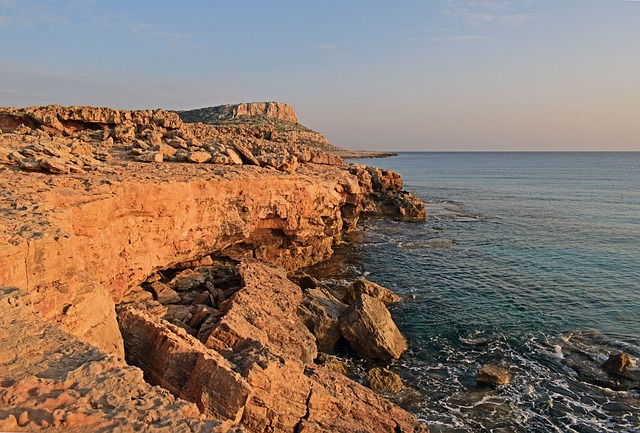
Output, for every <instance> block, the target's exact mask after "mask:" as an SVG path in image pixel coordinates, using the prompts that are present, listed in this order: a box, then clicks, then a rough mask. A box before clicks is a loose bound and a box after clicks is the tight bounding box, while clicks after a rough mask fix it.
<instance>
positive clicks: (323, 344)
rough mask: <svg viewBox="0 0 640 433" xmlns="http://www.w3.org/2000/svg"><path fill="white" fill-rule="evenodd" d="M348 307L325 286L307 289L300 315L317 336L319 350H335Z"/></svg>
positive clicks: (299, 309)
mask: <svg viewBox="0 0 640 433" xmlns="http://www.w3.org/2000/svg"><path fill="white" fill-rule="evenodd" d="M347 307H348V306H347V305H345V304H343V303H342V302H340V301H339V300H338V299H337V298H336V297H335V296H333V294H332V293H331V292H329V291H328V290H327V289H325V288H321V287H318V288H311V289H307V290H305V294H304V298H303V300H302V303H301V304H300V307H299V308H298V316H299V317H300V319H301V320H302V323H304V324H305V326H306V327H307V328H308V329H309V331H311V333H312V334H313V336H314V337H315V339H316V344H317V347H318V350H320V351H323V352H333V349H334V346H335V345H336V343H337V342H338V340H339V339H340V327H339V326H338V323H339V320H340V318H341V317H342V316H343V315H344V313H345V312H346V311H347Z"/></svg>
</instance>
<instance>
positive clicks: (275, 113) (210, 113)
mask: <svg viewBox="0 0 640 433" xmlns="http://www.w3.org/2000/svg"><path fill="white" fill-rule="evenodd" d="M178 114H179V115H180V117H181V118H182V119H184V120H185V121H187V122H205V121H212V120H215V121H220V120H231V119H238V118H241V117H251V116H264V117H270V118H273V119H279V120H286V121H289V122H295V123H298V117H297V116H296V112H295V110H294V109H293V107H292V106H291V105H288V104H283V103H280V102H249V103H243V104H227V105H218V106H216V107H208V108H198V109H195V110H185V111H180V112H178Z"/></svg>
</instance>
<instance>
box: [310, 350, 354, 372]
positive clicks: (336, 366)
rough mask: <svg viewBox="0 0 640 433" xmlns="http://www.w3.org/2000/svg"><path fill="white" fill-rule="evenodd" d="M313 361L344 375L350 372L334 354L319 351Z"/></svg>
mask: <svg viewBox="0 0 640 433" xmlns="http://www.w3.org/2000/svg"><path fill="white" fill-rule="evenodd" d="M315 363H316V364H318V365H321V366H323V367H324V368H326V369H327V370H329V371H333V372H334V373H339V374H343V375H345V376H349V374H351V371H350V370H349V367H347V365H346V364H345V363H344V362H342V361H340V360H339V359H338V358H336V357H335V356H331V355H328V354H326V353H319V354H318V357H317V358H316V360H315Z"/></svg>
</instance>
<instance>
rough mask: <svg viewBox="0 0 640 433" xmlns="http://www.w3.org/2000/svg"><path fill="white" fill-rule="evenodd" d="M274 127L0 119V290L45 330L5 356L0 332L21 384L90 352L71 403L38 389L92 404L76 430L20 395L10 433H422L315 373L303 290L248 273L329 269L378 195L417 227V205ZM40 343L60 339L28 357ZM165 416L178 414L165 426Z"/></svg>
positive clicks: (398, 414)
mask: <svg viewBox="0 0 640 433" xmlns="http://www.w3.org/2000/svg"><path fill="white" fill-rule="evenodd" d="M265 107H267V106H266V105H265ZM265 109H266V110H267V111H269V109H268V108H265ZM249 111H251V110H249ZM276 111H277V110H276ZM281 113H283V114H282V116H284V117H285V118H286V117H287V116H289V119H290V114H286V110H282V111H281ZM275 116H276V117H278V116H280V114H277V113H276V114H275ZM278 121H282V122H286V121H289V120H282V119H279V120H278ZM278 125H280V124H274V125H261V124H258V125H254V124H242V123H237V124H232V125H207V124H202V123H198V124H189V123H185V122H183V121H182V120H181V119H180V117H179V116H178V115H177V114H176V113H173V112H169V111H165V110H138V111H127V110H113V109H109V108H96V107H61V106H47V107H29V108H0V129H1V130H2V134H1V135H0V197H2V203H3V206H2V207H1V208H0V287H15V288H19V289H20V290H21V293H23V295H21V303H22V304H23V305H28V306H29V308H30V311H31V310H32V311H33V315H35V316H32V315H28V318H27V319H26V320H28V322H29V323H31V321H37V322H38V323H39V325H38V326H39V327H40V328H37V329H45V331H43V332H40V331H38V332H39V333H36V334H35V336H34V337H33V338H32V339H31V340H25V341H26V343H20V341H18V343H20V344H18V346H20V351H17V350H18V349H15V350H14V349H13V347H14V346H12V345H11V344H12V343H11V342H10V341H11V338H15V333H17V332H18V331H17V329H18V328H17V327H13V328H6V329H7V331H5V330H4V329H5V328H3V332H4V334H2V338H3V340H2V346H1V347H2V349H5V348H9V350H7V351H4V350H3V351H2V352H3V353H5V355H3V356H4V357H5V359H6V360H7V362H9V363H10V364H11V365H12V366H15V368H16V369H15V374H14V373H11V374H13V375H14V376H15V377H18V376H19V375H20V374H21V373H20V371H22V370H24V369H25V368H26V370H24V371H27V370H28V369H29V368H31V367H28V366H26V367H21V366H20V365H21V364H19V363H18V364H16V363H14V360H15V359H16V357H17V355H16V356H13V354H16V353H23V352H21V351H23V348H24V347H25V346H33V347H34V348H39V347H40V346H42V347H45V348H48V349H46V350H45V352H44V353H46V354H47V356H48V357H51V358H52V359H59V356H58V355H55V353H60V354H65V353H72V352H73V350H75V349H69V350H70V351H69V352H65V351H66V350H67V349H65V348H64V347H65V344H66V343H65V342H68V341H71V340H73V347H82V348H90V349H91V356H90V357H89V358H87V360H86V361H85V360H83V361H82V363H81V364H83V365H84V364H85V363H89V364H91V363H93V364H91V365H93V367H91V366H90V367H87V368H88V372H87V373H86V375H85V376H83V379H82V382H79V383H81V384H82V387H83V388H82V390H78V389H76V388H74V386H75V385H74V383H75V382H73V383H72V382H70V381H68V380H67V379H65V378H64V377H62V376H56V377H55V378H53V379H54V380H57V381H58V382H55V383H54V382H51V383H49V382H47V383H46V384H45V385H46V386H47V387H48V386H54V387H57V388H55V389H56V390H57V391H56V392H58V391H60V392H61V393H62V394H63V393H64V392H67V390H72V391H71V394H72V397H73V398H75V399H80V397H78V395H80V396H83V395H84V394H83V393H84V392H89V391H87V390H91V389H96V390H100V391H96V392H101V393H102V394H100V396H98V397H99V398H98V397H96V398H98V402H97V403H95V402H94V403H95V405H97V406H96V407H93V406H92V404H93V403H91V404H89V406H86V405H85V403H84V400H82V401H81V404H80V403H78V404H80V406H78V408H79V409H78V410H77V411H76V412H77V414H78V415H77V416H76V415H70V416H65V415H64V414H63V413H62V412H59V413H58V415H56V413H53V412H52V413H51V414H50V415H51V416H50V415H48V412H47V413H45V412H40V409H37V406H38V405H40V404H44V403H43V401H40V400H39V398H40V397H39V395H29V396H26V395H23V394H21V395H22V396H21V397H19V398H18V397H16V398H17V400H16V399H14V400H11V401H13V402H19V403H16V405H15V408H13V406H12V409H11V411H10V412H2V415H3V416H5V415H6V417H5V418H3V419H4V420H5V421H6V422H8V424H5V425H6V426H9V427H7V428H8V429H13V428H16V429H23V428H24V429H27V430H29V429H33V428H44V427H45V426H44V424H42V423H43V422H46V423H54V422H59V423H67V424H66V425H67V426H69V427H72V425H73V424H74V423H75V422H78V423H80V422H81V424H78V425H79V426H80V425H82V426H84V427H78V430H77V431H97V430H98V429H104V428H106V429H107V430H108V429H111V427H113V426H121V425H123V424H125V420H127V419H128V420H130V421H131V422H132V423H133V424H132V426H133V427H132V428H141V429H145V428H147V427H148V428H151V427H149V426H152V427H153V428H160V427H162V428H165V429H166V430H167V431H182V429H186V428H188V429H190V431H200V430H199V429H200V427H199V426H205V427H202V428H204V429H209V430H207V431H211V429H214V428H215V429H218V430H214V431H226V430H225V429H231V428H234V427H233V425H234V423H240V424H241V425H242V426H243V427H242V428H244V429H246V430H247V431H251V432H253V431H255V432H258V431H277V432H285V431H286V432H289V431H291V432H293V431H344V432H347V431H355V430H354V429H356V428H360V427H358V426H364V428H365V429H368V431H372V432H377V431H380V432H382V431H413V430H414V429H418V430H420V429H423V427H422V426H421V425H419V424H418V423H417V422H416V420H415V419H414V418H413V417H412V416H411V415H409V414H408V413H406V412H404V411H403V410H401V409H399V408H397V407H396V406H393V405H392V404H391V403H389V402H387V401H386V400H384V399H382V398H380V397H378V396H376V395H375V394H374V393H372V392H371V391H370V390H368V389H366V388H364V387H362V386H360V385H358V384H356V383H354V382H352V381H350V380H349V379H347V378H346V377H344V376H343V375H340V374H336V373H330V372H328V371H326V369H324V368H322V367H320V366H315V365H313V364H312V361H313V359H314V358H315V356H316V350H317V349H316V347H317V346H316V343H315V340H316V339H315V337H314V336H313V335H312V334H311V333H310V332H309V330H308V329H307V328H306V327H305V326H304V324H303V323H302V321H301V320H300V319H299V317H298V315H297V311H298V309H299V306H300V303H301V301H302V299H303V294H302V290H301V289H300V288H299V287H298V286H296V285H295V284H293V283H292V282H290V281H289V280H288V279H287V278H286V274H285V273H284V271H283V270H280V271H274V270H273V269H272V268H271V267H269V266H266V265H264V264H261V263H258V261H261V262H266V263H269V264H271V265H276V266H279V267H281V268H283V269H284V270H286V271H294V270H296V269H299V268H301V267H304V266H308V265H310V264H313V263H316V262H318V261H320V260H323V259H325V258H327V257H328V256H329V255H331V254H332V252H333V247H334V245H335V244H336V243H339V242H341V241H342V236H343V235H344V234H345V233H346V232H347V231H349V230H352V229H354V228H355V227H356V224H357V222H358V220H359V218H360V217H361V216H362V215H365V214H375V212H376V209H378V207H377V206H378V203H381V201H380V200H383V199H384V200H386V201H385V203H387V205H385V206H388V203H389V200H387V199H386V198H384V197H387V198H388V197H398V199H397V201H396V202H394V203H395V204H393V206H397V208H396V209H395V210H394V211H393V212H395V213H396V214H397V215H402V214H403V212H405V214H406V215H409V217H407V218H406V219H412V218H413V217H415V216H416V215H417V214H418V213H419V212H417V211H415V206H414V208H412V209H413V210H410V211H408V213H407V211H403V210H402V209H403V208H404V207H406V206H407V203H409V204H411V203H413V202H412V201H411V200H407V199H406V197H405V195H404V193H403V192H402V191H401V187H402V183H401V179H400V178H399V176H398V175H397V174H395V173H393V172H389V171H381V170H379V169H368V168H362V167H359V168H357V169H354V168H353V167H352V166H351V165H349V164H345V163H344V162H343V161H342V159H340V158H339V157H337V156H335V155H334V154H332V153H330V152H329V150H330V148H329V147H328V146H324V147H323V146H318V145H312V146H310V145H308V144H306V140H307V139H308V138H309V136H305V134H312V132H308V131H306V130H304V129H302V128H297V129H294V130H290V131H285V132H281V131H278V127H279V126H278ZM287 134H288V135H287ZM296 134H297V135H296ZM291 137H295V138H291ZM305 137H306V138H305ZM316 144H317V142H316ZM232 155H233V157H232ZM234 158H235V161H234ZM385 209H386V208H385ZM423 209H424V208H423ZM378 210H379V209H378ZM418 211H419V209H418ZM385 212H387V211H386V210H385ZM387 213H389V212H387ZM215 257H225V258H227V259H225V260H230V259H236V260H239V261H242V264H241V265H239V266H237V262H233V261H231V262H225V263H226V264H225V263H221V262H217V261H216V259H214V258H215ZM385 311H386V310H385ZM116 312H117V313H116ZM29 314H31V313H29ZM387 314H388V312H387ZM36 316H37V319H35V318H33V317H36ZM3 317H4V315H3ZM6 317H9V316H8V315H7V316H6ZM11 317H13V316H11ZM25 317H27V316H25ZM11 320H13V319H11ZM15 323H17V324H18V325H19V326H26V324H24V323H22V322H19V321H16V322H15ZM18 325H16V326H18ZM34 329H35V328H34ZM51 332H53V333H54V334H56V333H57V334H56V335H63V336H66V337H59V338H58V337H56V338H54V339H51V342H50V343H51V344H50V345H49V346H46V345H45V346H43V345H42V344H40V343H39V341H40V340H44V339H46V337H45V335H49V333H51ZM51 335H53V334H51ZM5 337H7V338H8V339H7V338H5ZM123 337H124V338H123ZM75 338H77V339H78V340H75ZM70 339H71V340H70ZM88 345H91V346H88ZM16 347H17V346H16ZM57 349H59V352H56V350H57ZM78 350H80V349H78ZM82 350H85V349H82ZM86 350H89V349H86ZM24 353H31V352H24ZM20 356H21V357H22V356H23V355H20ZM25 356H29V355H25ZM83 356H84V355H83ZM38 359H42V358H38V357H34V360H36V361H37V360H38ZM123 359H126V360H127V361H129V362H130V363H132V364H134V365H138V366H139V367H140V368H142V370H143V371H144V378H145V379H146V380H147V381H148V382H150V383H152V384H154V385H159V386H161V387H162V388H157V387H150V386H149V385H148V384H146V383H144V382H142V379H141V377H140V374H139V370H136V369H134V368H133V367H128V366H126V365H125V364H124V363H123V361H122V360H123ZM94 361H95V362H98V364H96V363H95V362H94ZM42 365H43V368H46V369H49V367H47V365H48V364H47V363H46V362H45V361H42ZM95 365H98V367H95ZM114 366H115V367H114ZM52 368H53V367H52ZM56 368H57V367H56ZM65 368H66V367H65ZM75 368H76V367H73V369H75ZM21 369H22V370H21ZM65 371H66V370H65ZM74 371H75V370H74ZM120 372H122V373H120ZM7 374H8V373H7ZM38 374H40V373H37V374H36V376H37V380H40V379H41V378H42V377H44V376H42V377H41V376H38ZM65 374H66V373H65ZM69 374H71V373H69ZM74 374H75V373H74ZM16 375H17V376H16ZM92 375H93V376H94V377H93V378H92V377H91V376H92ZM14 376H11V375H8V376H6V377H8V378H9V379H7V381H5V380H4V378H5V375H4V374H3V376H2V377H3V382H2V384H3V389H4V388H7V389H9V390H10V391H11V392H14V391H12V389H13V388H12V387H14V385H15V386H16V387H18V388H19V387H21V386H22V385H21V384H20V382H19V381H20V380H21V379H20V378H18V379H15V380H14V379H12V377H14ZM74 377H75V376H74ZM118 378H120V379H118ZM45 379H47V380H48V379H49V378H45ZM92 379H93V380H100V381H102V382H100V383H104V384H105V386H106V388H100V386H98V385H96V384H92V383H91V380H92ZM29 380H33V379H29ZM114 381H116V382H117V381H120V382H123V383H126V384H127V385H129V386H130V387H129V388H126V389H125V388H122V389H120V388H118V390H116V391H113V392H114V395H116V397H113V398H116V399H117V398H119V397H117V396H118V395H123V396H125V397H123V398H122V402H121V403H122V404H121V405H122V409H121V411H120V412H118V411H115V410H114V411H113V412H109V414H111V413H113V417H114V418H113V419H111V418H110V415H104V414H103V413H101V412H100V411H101V410H102V409H103V408H108V409H109V410H111V409H112V406H114V405H112V404H111V403H109V402H108V401H107V400H108V398H111V397H104V396H107V395H109V393H110V392H111V391H110V389H111V388H110V387H112V386H114V387H115V386H116V384H115V383H114ZM120 382H118V383H120ZM25 383H26V382H25ZM29 383H30V382H29ZM4 385H6V386H4ZM107 385H108V386H107ZM25 386H26V385H25ZM38 386H40V384H38ZM43 386H44V385H43ZM118 386H119V385H118ZM122 386H124V385H122ZM45 388H46V387H45ZM45 388H42V389H43V390H44V391H43V393H44V394H47V393H49V392H50V390H51V389H53V388H46V389H45ZM21 389H22V388H21ZM73 390H76V391H77V392H79V393H80V394H76V391H73ZM3 392H4V391H3ZM15 392H18V391H15ZM20 392H22V391H20ZM169 392H170V393H171V394H169ZM118 393H120V394H118ZM145 393H146V394H145ZM154 393H155V394H154ZM44 394H43V395H44ZM62 394H61V395H62ZM147 394H148V395H149V396H153V395H158V397H157V398H156V397H149V398H150V401H149V402H146V403H145V402H142V403H140V405H141V406H140V407H141V408H142V409H141V410H144V411H146V414H147V415H148V417H147V418H144V417H142V418H141V415H140V413H139V412H136V411H137V409H136V407H135V405H136V401H137V400H136V399H135V397H133V398H132V396H137V395H141V396H143V397H142V398H143V400H144V395H147ZM47 395H48V394H47ZM65 395H66V394H65ZM176 397H177V398H184V399H186V400H188V401H191V402H192V403H195V405H196V406H193V404H187V403H185V402H181V400H176V399H175V398H176ZM64 398H65V399H66V398H67V397H64ZM83 398H84V397H83ZM103 399H107V400H105V401H107V403H108V404H109V405H110V406H107V405H106V404H105V403H104V402H102V400H103ZM80 400H81V399H80ZM80 400H79V401H80ZM91 401H93V400H91ZM132 402H133V403H132ZM174 402H177V403H174ZM10 404H13V403H10ZM74 404H75V403H74ZM118 404H120V403H118ZM176 404H177V406H175V405H176ZM82 405H85V406H82ZM99 405H102V406H101V407H99ZM154 405H156V406H154ZM172 405H173V406H172ZM116 406H117V405H115V406H114V407H116ZM51 407H53V406H51ZM56 407H57V406H56ZM74 407H75V406H74ZM89 407H90V408H91V410H90V409H89ZM196 407H197V409H195V408H196ZM175 408H177V410H174V409H175ZM182 408H186V409H184V410H183V409H182ZM14 409H15V410H14ZM54 410H55V409H54ZM74 410H75V409H74ZM96 410H97V412H95V411H96ZM165 410H166V411H169V412H171V413H175V414H176V416H175V417H174V418H172V416H173V415H171V416H170V417H169V418H168V419H167V420H164V419H163V417H162V416H161V415H160V414H161V413H162V412H163V411H165ZM106 411H107V409H104V410H103V412H106ZM185 411H186V412H185ZM0 412H1V411H0ZM25 412H26V414H25ZM178 412H180V413H182V415H180V414H179V413H178ZM343 413H346V414H348V415H347V416H346V417H345V416H344V415H343ZM118 414H122V415H121V418H117V417H118V416H120V415H118ZM200 414H202V416H204V417H205V419H203V418H202V416H201V415H200ZM94 415H95V416H94ZM98 417H99V418H101V419H102V418H104V419H105V420H106V421H105V420H103V421H100V422H98V421H96V420H97V418H98ZM85 418H86V419H85ZM116 418H117V420H116ZM14 420H15V424H16V427H13V423H14ZM56 420H57V421H56ZM193 420H195V421H193ZM207 420H209V421H207ZM215 420H217V421H215ZM92 423H93V424H92ZM105 423H106V424H105ZM118 423H120V424H118ZM136 423H138V424H136ZM198 423H204V424H198ZM207 423H210V424H207ZM61 425H62V424H61ZM86 426H90V427H87V428H86V430H82V428H85V427H86ZM207 426H208V427H207ZM3 427H4V426H3ZM172 428H173V430H171V429H172ZM123 429H124V430H123V431H128V430H126V429H125V428H124V427H123ZM220 429H222V430H220ZM72 431H73V430H72ZM185 431H187V430H185Z"/></svg>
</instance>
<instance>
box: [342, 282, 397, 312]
mask: <svg viewBox="0 0 640 433" xmlns="http://www.w3.org/2000/svg"><path fill="white" fill-rule="evenodd" d="M362 294H367V295H369V296H371V297H373V298H377V299H380V300H381V301H382V302H384V303H385V305H391V304H395V303H398V302H400V296H398V295H396V294H395V293H393V292H392V291H391V290H389V289H387V288H386V287H382V286H380V285H378V284H376V283H372V282H371V281H368V280H365V279H364V278H359V279H357V280H356V281H354V282H353V284H351V285H350V286H349V287H348V288H347V290H346V293H345V295H344V299H343V301H344V302H345V303H346V304H349V305H351V304H353V303H354V302H355V301H356V299H358V297H359V296H360V295H362Z"/></svg>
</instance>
